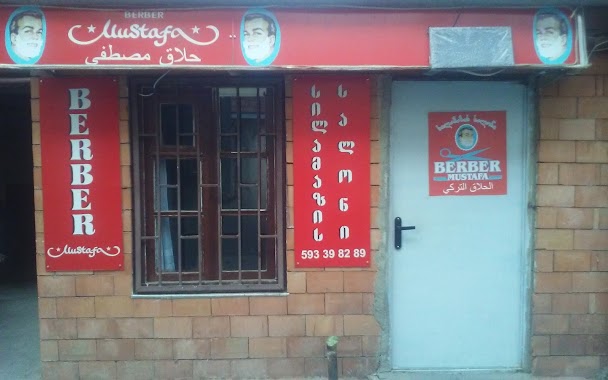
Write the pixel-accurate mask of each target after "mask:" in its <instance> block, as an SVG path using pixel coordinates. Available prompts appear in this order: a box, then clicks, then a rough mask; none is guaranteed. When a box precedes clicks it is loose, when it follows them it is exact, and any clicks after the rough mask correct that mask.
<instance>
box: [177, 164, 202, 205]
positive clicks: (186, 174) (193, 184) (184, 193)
mask: <svg viewBox="0 0 608 380" xmlns="http://www.w3.org/2000/svg"><path fill="white" fill-rule="evenodd" d="M179 169H180V170H179V172H180V176H181V178H180V180H181V183H180V195H181V209H182V210H196V209H197V208H198V172H197V169H198V164H197V161H196V160H193V159H184V160H180V168H179Z"/></svg>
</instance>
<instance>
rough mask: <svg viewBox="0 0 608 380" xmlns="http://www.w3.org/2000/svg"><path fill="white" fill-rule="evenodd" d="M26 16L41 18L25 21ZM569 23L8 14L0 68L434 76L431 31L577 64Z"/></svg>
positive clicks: (395, 15) (444, 17)
mask: <svg viewBox="0 0 608 380" xmlns="http://www.w3.org/2000/svg"><path fill="white" fill-rule="evenodd" d="M545 11H546V12H550V13H553V14H554V15H555V18H554V21H542V22H541V20H540V19H541V18H540V16H539V15H540V14H541V13H543V12H545ZM22 12H34V14H35V16H30V18H29V19H27V22H26V21H20V20H22V19H21V15H22V14H23V13H22ZM570 15H571V12H570V11H569V10H567V9H559V10H558V9H555V8H547V9H544V10H542V9H541V10H539V9H532V8H531V9H477V10H369V9H365V10H364V9H306V10H303V9H299V10H298V9H285V8H277V9H272V8H269V9H256V8H252V9H248V10H240V9H212V10H204V9H199V10H178V9H174V10H159V11H147V10H129V11H117V10H72V9H55V8H48V9H47V8H38V7H35V6H26V7H19V8H15V7H6V8H0V25H4V26H5V38H4V40H5V49H0V65H23V64H32V65H37V66H45V65H53V66H56V65H79V66H83V67H112V66H114V67H115V66H117V65H120V66H137V67H142V66H148V67H156V68H163V67H165V68H168V67H180V66H182V67H185V66H187V67H205V66H224V67H225V66H231V67H241V68H244V67H250V66H254V67H260V66H281V67H293V66H304V67H308V66H366V67H367V66H388V67H420V68H426V67H429V52H430V48H429V28H430V27H453V26H456V27H473V26H502V27H510V28H511V32H512V38H513V52H514V58H515V64H516V65H552V64H577V63H580V61H579V59H578V50H579V47H578V44H577V39H578V37H577V30H576V28H575V25H574V21H573V20H574V19H575V18H574V17H570ZM254 16H255V17H257V18H255V17H254ZM252 17H254V18H252ZM558 20H561V21H563V23H562V25H563V29H564V33H565V34H562V37H560V36H556V35H554V34H552V33H550V32H547V30H548V29H547V27H548V26H550V25H549V24H550V23H551V22H554V23H557V22H558ZM17 22H19V24H17ZM25 24H27V25H29V27H30V28H33V29H35V30H36V32H35V33H29V34H27V32H28V31H24V30H22V28H24V27H25V26H26V25H25ZM19 31H21V32H24V33H19ZM563 36H565V37H563ZM551 37H553V39H551ZM535 41H536V42H538V43H536V44H535ZM550 41H553V42H554V43H557V44H560V46H563V50H561V54H562V55H561V56H560V57H557V58H556V57H551V58H547V57H543V54H549V53H547V52H546V51H545V50H543V49H548V48H545V47H543V46H544V45H545V44H548V43H549V42H550ZM24 42H27V43H28V44H31V45H30V46H29V47H28V46H27V45H24ZM541 42H542V43H541ZM26 50H27V51H29V53H28V52H26ZM470 54H472V55H474V54H476V52H474V51H472V52H470Z"/></svg>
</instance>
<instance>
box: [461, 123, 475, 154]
mask: <svg viewBox="0 0 608 380" xmlns="http://www.w3.org/2000/svg"><path fill="white" fill-rule="evenodd" d="M456 145H457V146H458V147H459V148H460V149H462V150H471V149H473V147H474V146H475V145H477V131H476V130H475V128H473V126H472V125H469V124H464V125H462V126H461V127H460V128H458V130H457V131H456Z"/></svg>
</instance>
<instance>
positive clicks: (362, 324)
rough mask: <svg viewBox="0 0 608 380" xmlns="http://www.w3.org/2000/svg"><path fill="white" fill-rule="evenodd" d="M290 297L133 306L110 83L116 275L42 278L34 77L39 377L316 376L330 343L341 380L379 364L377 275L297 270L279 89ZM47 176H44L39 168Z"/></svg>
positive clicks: (126, 157)
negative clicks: (120, 235)
mask: <svg viewBox="0 0 608 380" xmlns="http://www.w3.org/2000/svg"><path fill="white" fill-rule="evenodd" d="M286 87H287V88H286V94H287V98H286V117H287V178H288V189H287V190H288V191H287V193H288V209H287V215H288V218H287V219H288V230H287V245H286V246H287V287H288V289H287V290H288V292H289V295H288V296H272V297H226V298H192V299H137V298H135V299H134V298H132V297H131V294H132V282H133V277H132V246H133V243H132V205H131V199H132V194H131V191H132V184H131V174H130V165H131V158H130V145H129V139H130V136H129V125H128V119H129V115H128V86H127V80H126V78H121V81H120V119H121V121H120V142H121V151H120V152H121V170H122V176H121V178H122V189H123V194H122V206H123V207H122V208H123V225H124V249H125V270H124V271H120V272H109V273H107V272H96V273H93V272H78V273H65V272H60V273H50V272H47V271H46V268H45V263H44V226H43V222H42V213H43V204H42V191H43V189H42V179H41V178H42V177H41V160H40V123H39V121H40V117H39V105H40V104H39V89H38V79H32V82H31V89H32V121H33V125H32V131H33V147H32V149H33V156H34V187H35V210H36V211H35V213H36V252H37V272H38V293H39V316H40V338H41V345H40V347H41V360H42V370H43V378H45V379H61V380H65V379H76V378H82V379H86V378H90V377H93V376H105V377H106V378H108V379H114V378H118V379H125V378H129V379H167V378H176V377H178V378H196V379H198V378H209V377H217V376H219V377H232V378H243V377H303V376H326V374H327V361H326V359H325V339H326V337H327V336H329V335H338V336H340V343H339V346H338V347H339V349H338V356H339V363H338V364H339V371H340V374H341V375H344V376H363V375H366V374H369V373H372V372H373V371H374V370H375V368H376V366H377V347H378V335H379V330H380V328H379V326H378V323H377V322H376V319H375V317H374V316H373V315H372V313H373V309H374V306H373V304H374V295H373V292H374V279H375V273H376V269H375V266H374V265H373V266H372V268H369V269H365V270H359V269H350V270H349V269H327V270H323V269H295V268H294V252H293V236H294V235H293V212H292V211H293V165H292V163H293V154H292V139H291V136H292V133H291V132H292V131H291V129H292V122H291V115H292V112H291V110H292V99H291V88H290V80H289V79H287V80H286ZM372 87H373V88H374V94H373V97H374V98H373V102H372V104H373V106H372V120H371V122H372V142H371V144H372V163H371V179H372V200H371V201H372V210H371V212H372V226H373V228H372V231H371V236H372V249H373V254H374V255H375V254H377V249H378V246H379V244H380V236H381V233H380V230H379V229H378V208H377V207H378V204H379V194H380V163H379V161H380V158H379V157H380V149H379V141H378V140H379V124H380V123H379V120H378V108H379V107H378V102H379V101H378V96H377V95H376V94H377V91H375V86H372ZM45 170H46V168H45Z"/></svg>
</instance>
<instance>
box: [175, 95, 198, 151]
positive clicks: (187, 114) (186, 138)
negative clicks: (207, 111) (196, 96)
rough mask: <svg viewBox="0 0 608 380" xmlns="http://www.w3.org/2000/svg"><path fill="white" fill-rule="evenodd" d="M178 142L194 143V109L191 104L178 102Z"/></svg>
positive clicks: (184, 143) (183, 143) (182, 143)
mask: <svg viewBox="0 0 608 380" xmlns="http://www.w3.org/2000/svg"><path fill="white" fill-rule="evenodd" d="M178 111H179V112H178V120H179V135H180V136H179V143H180V145H190V146H192V145H194V136H192V134H193V133H194V111H193V109H192V105H191V104H180V105H179V108H178Z"/></svg>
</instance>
